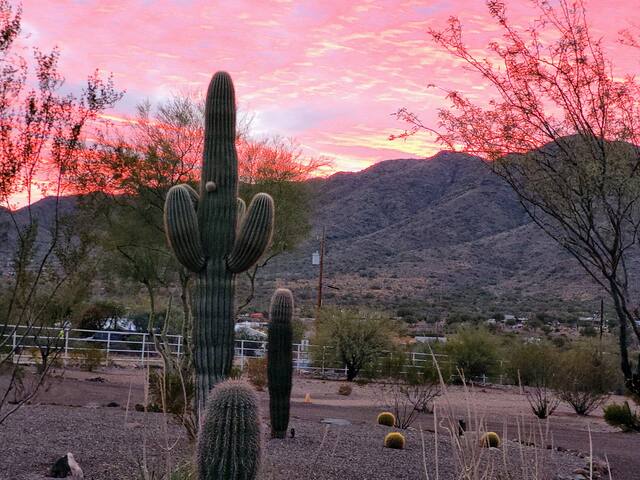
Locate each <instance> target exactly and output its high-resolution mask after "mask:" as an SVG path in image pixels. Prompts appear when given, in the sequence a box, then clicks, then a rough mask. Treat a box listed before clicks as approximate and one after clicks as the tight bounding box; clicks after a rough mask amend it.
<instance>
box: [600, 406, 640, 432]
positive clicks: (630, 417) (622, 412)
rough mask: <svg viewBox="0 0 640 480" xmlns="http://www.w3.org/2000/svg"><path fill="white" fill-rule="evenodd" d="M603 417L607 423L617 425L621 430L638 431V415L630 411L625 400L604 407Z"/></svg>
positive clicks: (639, 418)
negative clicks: (621, 402)
mask: <svg viewBox="0 0 640 480" xmlns="http://www.w3.org/2000/svg"><path fill="white" fill-rule="evenodd" d="M604 419H605V421H606V422H607V423H608V424H609V425H611V426H613V427H618V428H620V429H621V430H622V431H623V432H640V415H638V413H637V412H632V411H631V407H629V402H627V401H625V402H624V403H623V404H618V403H612V404H610V405H607V406H606V407H604Z"/></svg>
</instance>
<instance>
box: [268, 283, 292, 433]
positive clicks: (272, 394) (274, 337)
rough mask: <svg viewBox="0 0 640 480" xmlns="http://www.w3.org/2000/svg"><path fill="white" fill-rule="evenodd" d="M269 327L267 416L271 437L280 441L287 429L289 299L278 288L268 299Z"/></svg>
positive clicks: (290, 306)
mask: <svg viewBox="0 0 640 480" xmlns="http://www.w3.org/2000/svg"><path fill="white" fill-rule="evenodd" d="M269 316H270V318H271V323H270V324H269V342H268V344H267V345H268V347H267V362H268V363H267V377H268V382H269V416H270V417H271V436H272V437H274V438H284V437H285V436H286V434H287V427H288V426H289V402H290V399H291V379H292V375H293V364H292V361H293V358H292V357H293V354H292V351H291V349H292V344H291V343H292V341H293V332H292V327H291V319H292V317H293V295H292V294H291V292H290V291H289V290H287V289H285V288H279V289H278V290H276V292H275V293H274V295H273V298H272V299H271V311H270V315H269Z"/></svg>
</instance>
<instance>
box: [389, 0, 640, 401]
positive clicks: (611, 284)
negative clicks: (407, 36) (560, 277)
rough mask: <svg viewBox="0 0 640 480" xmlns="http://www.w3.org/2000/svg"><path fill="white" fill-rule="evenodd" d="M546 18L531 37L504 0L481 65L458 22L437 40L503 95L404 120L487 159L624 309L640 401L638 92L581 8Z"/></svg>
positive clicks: (544, 11) (628, 372) (402, 114)
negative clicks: (638, 350)
mask: <svg viewBox="0 0 640 480" xmlns="http://www.w3.org/2000/svg"><path fill="white" fill-rule="evenodd" d="M533 3H534V5H535V6H536V7H537V9H538V11H539V13H540V15H539V17H538V18H537V19H535V20H534V21H533V23H532V24H531V25H530V26H528V27H527V28H521V27H519V26H517V25H516V24H515V23H514V22H512V21H511V20H510V19H509V17H508V15H507V11H506V8H505V5H504V3H503V2H502V1H498V0H489V1H487V7H488V10H489V13H490V15H491V17H492V18H493V20H494V21H495V23H496V24H497V26H498V28H499V30H500V31H501V33H502V36H501V37H500V38H499V39H497V40H495V41H492V42H490V43H489V45H488V46H487V49H486V54H478V53H477V51H476V50H475V49H472V48H471V47H470V46H469V45H467V44H466V43H465V41H464V39H463V35H462V32H463V29H462V25H461V22H460V20H459V19H458V18H456V17H453V18H451V19H450V20H449V24H448V26H447V27H446V28H445V29H442V30H435V29H434V30H431V31H430V34H431V37H432V39H433V40H434V41H435V42H436V43H437V44H438V45H439V46H441V47H443V48H444V49H445V50H446V51H447V52H449V53H450V54H451V55H452V56H453V57H455V58H458V59H460V60H462V61H463V62H464V64H465V65H466V67H467V68H468V69H469V70H471V71H473V72H476V73H478V74H480V76H481V77H482V79H483V80H484V81H485V82H486V84H488V86H490V87H493V90H494V92H495V95H494V96H493V97H488V98H489V99H488V100H487V97H483V99H481V100H476V99H475V98H473V97H472V96H471V95H465V94H464V93H461V92H457V91H447V98H448V99H449V101H450V102H451V106H450V108H443V109H440V110H439V112H438V114H439V125H438V126H437V127H435V128H432V127H431V126H429V125H425V124H423V123H422V122H421V120H420V118H419V117H418V116H417V115H416V114H414V113H412V112H409V111H407V110H406V109H401V110H399V111H398V112H397V116H398V117H399V118H400V119H402V120H404V121H406V122H408V123H409V125H410V127H409V129H408V130H407V131H405V132H404V133H403V134H401V135H399V136H400V137H402V136H406V135H411V134H412V133H415V132H417V131H420V130H427V131H430V132H432V133H434V134H435V135H436V136H437V139H438V140H439V141H440V142H442V143H444V144H445V145H447V146H449V147H450V148H452V149H456V148H462V149H463V150H464V151H466V152H469V153H474V154H477V155H480V156H481V157H483V158H484V159H486V160H488V161H489V162H488V165H489V166H490V168H491V169H492V170H493V171H494V172H495V173H496V174H497V175H499V176H500V177H502V178H503V179H504V180H505V181H506V182H507V183H508V184H509V185H510V186H511V187H512V189H513V190H514V192H515V193H516V194H517V195H518V198H519V200H520V203H521V204H522V206H523V207H524V209H525V210H526V212H527V213H528V214H529V216H530V217H531V219H532V220H533V221H534V222H535V223H536V224H537V225H538V226H539V227H540V228H542V229H543V230H544V231H545V232H546V233H547V234H548V235H549V236H550V237H551V238H553V239H554V240H555V241H556V242H557V243H558V244H559V245H561V246H562V247H563V248H564V249H565V250H566V251H567V252H569V253H570V254H571V255H572V256H573V257H574V258H575V259H576V260H577V261H578V263H579V264H580V265H581V266H582V268H583V269H584V270H585V271H586V272H587V273H588V275H589V276H590V277H591V278H593V279H594V280H595V281H596V282H597V283H598V284H599V285H600V286H601V287H602V288H603V289H604V290H605V291H606V292H607V293H608V294H609V296H610V298H611V301H612V303H613V304H614V306H615V309H616V313H617V317H618V327H619V347H620V351H621V356H620V358H621V369H622V371H623V373H624V376H625V378H626V384H627V387H628V388H629V389H630V390H631V391H634V392H640V362H638V363H637V366H636V367H637V368H636V369H634V365H633V361H632V360H631V359H630V358H629V353H628V343H629V338H628V331H629V329H630V330H631V331H632V332H633V335H634V336H635V338H636V340H640V327H639V326H638V323H637V322H636V321H637V320H638V312H637V310H636V311H635V312H634V305H636V304H637V300H635V301H634V299H633V298H632V297H633V295H637V294H638V291H637V288H635V289H634V288H633V286H634V285H637V284H638V280H637V275H638V272H637V271H634V270H633V269H632V268H631V262H630V256H631V255H632V252H633V251H635V252H637V249H638V246H640V242H638V232H639V229H640V151H639V150H638V146H639V145H640V128H639V127H638V126H639V125H640V84H639V83H638V82H637V80H636V79H635V78H634V77H633V76H623V75H620V74H619V73H618V72H617V70H616V67H615V65H613V64H612V62H611V61H610V60H609V59H608V58H607V56H606V49H605V47H604V45H603V41H602V39H600V38H595V37H594V36H593V34H592V33H591V31H590V29H589V24H588V21H587V15H586V10H585V7H584V4H583V2H582V1H581V0H578V1H576V2H570V1H569V0H560V1H559V2H553V3H552V2H548V1H546V0H535V1H534V2H533Z"/></svg>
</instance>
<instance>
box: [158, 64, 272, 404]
mask: <svg viewBox="0 0 640 480" xmlns="http://www.w3.org/2000/svg"><path fill="white" fill-rule="evenodd" d="M245 210H246V208H245V204H244V202H243V201H242V200H240V199H239V198H238V155H237V152H236V100H235V92H234V88H233V82H232V81H231V77H230V76H229V74H228V73H226V72H218V73H216V74H215V75H214V76H213V78H212V79H211V82H210V83H209V89H208V91H207V99H206V105H205V127H204V149H203V156H202V169H201V175H200V188H199V191H197V192H196V191H195V190H194V189H193V188H191V187H190V186H189V185H186V184H185V185H176V186H174V187H172V188H171V189H170V190H169V192H168V193H167V198H166V201H165V207H164V220H165V231H166V234H167V239H168V241H169V245H170V246H171V248H172V250H173V252H174V254H175V255H176V257H177V259H178V260H179V261H180V263H182V265H184V266H185V267H186V268H187V269H189V270H191V271H192V272H194V273H195V274H196V275H195V286H194V289H193V346H194V363H195V370H196V378H197V396H198V406H199V408H202V407H203V406H204V403H205V401H206V398H207V394H208V393H209V390H210V389H211V388H212V387H213V386H214V385H215V384H216V383H218V382H219V381H222V380H224V379H225V378H227V377H228V376H229V372H230V370H231V366H232V362H233V354H234V334H235V332H234V327H235V316H236V311H235V306H234V301H235V275H236V274H238V273H241V272H244V271H246V270H248V269H249V268H251V267H252V266H253V265H254V264H255V263H256V262H257V261H258V259H259V258H260V257H261V256H262V254H263V253H264V252H265V250H266V249H267V247H268V246H269V242H270V241H271V234H272V231H273V215H274V208H273V200H272V198H271V197H270V196H269V195H267V194H266V193H258V194H257V195H256V196H255V197H253V200H252V201H251V205H250V206H249V209H248V210H247V211H246V214H245Z"/></svg>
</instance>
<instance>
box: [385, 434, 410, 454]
mask: <svg viewBox="0 0 640 480" xmlns="http://www.w3.org/2000/svg"><path fill="white" fill-rule="evenodd" d="M404 445H405V440H404V435H402V434H401V433H399V432H391V433H387V435H386V436H385V437H384V446H385V447H387V448H393V449H395V450H402V449H403V448H404Z"/></svg>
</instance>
